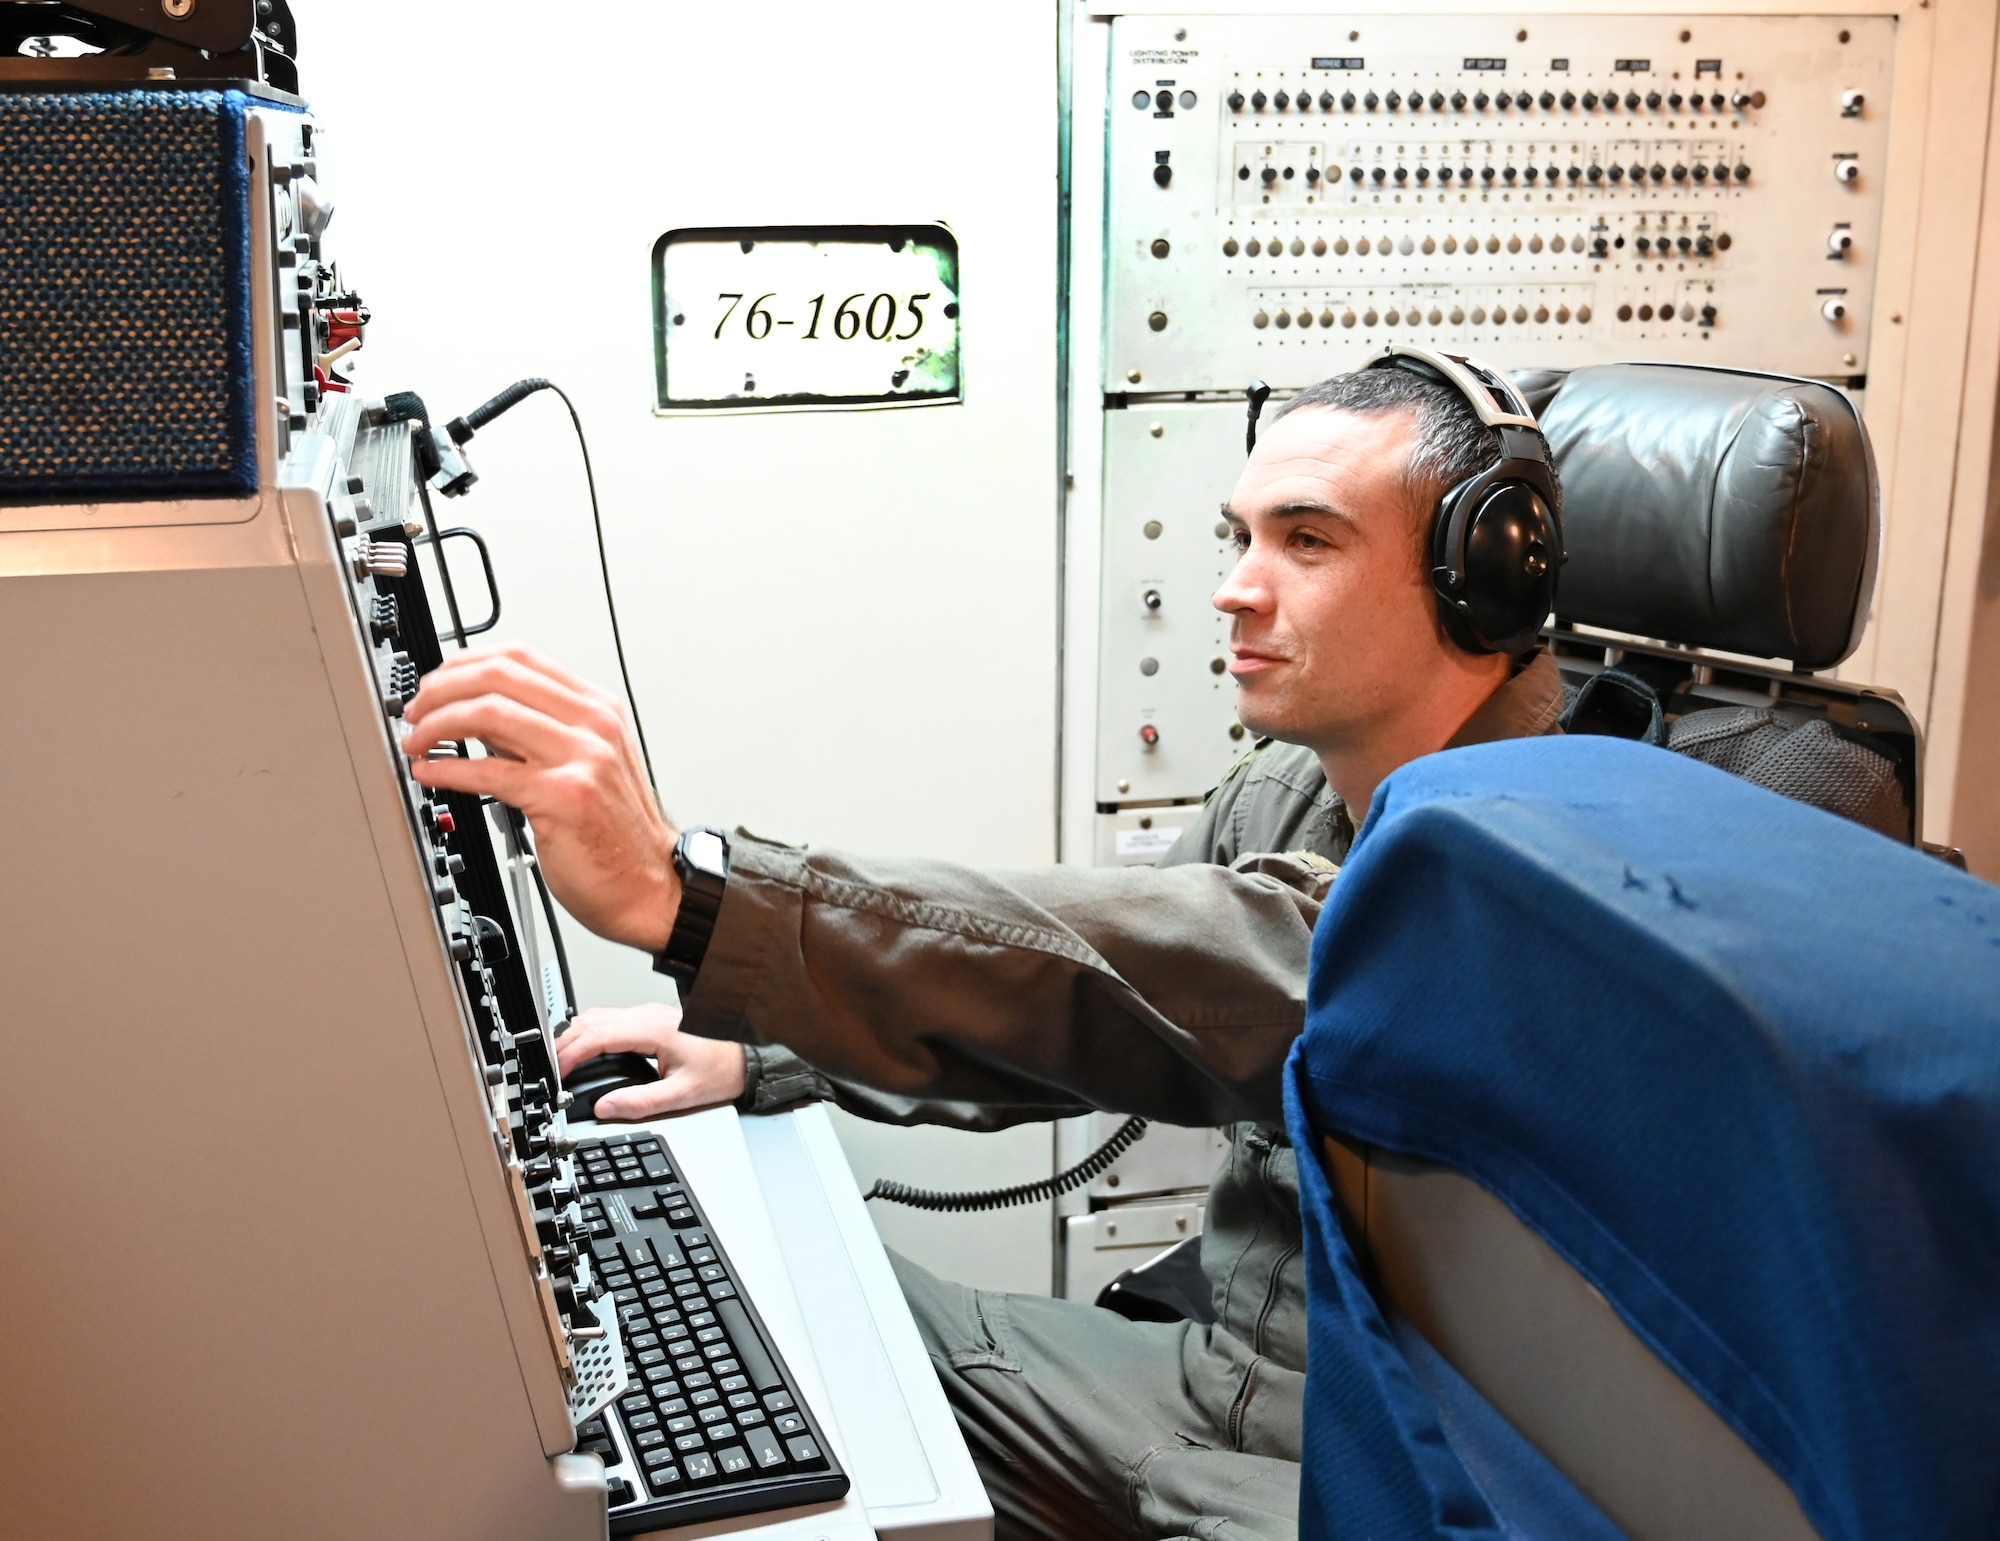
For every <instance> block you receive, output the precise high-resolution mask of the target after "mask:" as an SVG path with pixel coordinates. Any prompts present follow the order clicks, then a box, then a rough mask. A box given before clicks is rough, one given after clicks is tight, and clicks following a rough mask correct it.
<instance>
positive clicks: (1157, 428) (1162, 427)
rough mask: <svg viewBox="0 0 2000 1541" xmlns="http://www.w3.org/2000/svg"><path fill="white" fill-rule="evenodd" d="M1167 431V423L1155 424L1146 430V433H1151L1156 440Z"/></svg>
mask: <svg viewBox="0 0 2000 1541" xmlns="http://www.w3.org/2000/svg"><path fill="white" fill-rule="evenodd" d="M1166 431H1167V425H1166V424H1165V423H1155V424H1153V425H1152V426H1151V427H1150V428H1148V429H1147V430H1146V432H1148V433H1150V434H1151V435H1152V436H1153V437H1154V438H1156V439H1157V438H1159V437H1160V436H1161V435H1163V434H1164V433H1166Z"/></svg>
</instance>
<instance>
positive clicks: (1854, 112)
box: [1840, 90, 1868, 118]
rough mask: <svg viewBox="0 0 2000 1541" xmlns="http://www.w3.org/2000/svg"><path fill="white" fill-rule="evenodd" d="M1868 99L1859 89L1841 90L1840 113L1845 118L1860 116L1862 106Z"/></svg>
mask: <svg viewBox="0 0 2000 1541" xmlns="http://www.w3.org/2000/svg"><path fill="white" fill-rule="evenodd" d="M1867 100H1868V98H1867V97H1865V96H1863V95H1862V94H1861V93H1860V92H1859V91H1853V90H1848V91H1843V92H1841V93H1840V115H1841V116H1842V117H1843V118H1858V117H1860V116H1861V109H1862V106H1863V105H1864V104H1865V103H1866V102H1867Z"/></svg>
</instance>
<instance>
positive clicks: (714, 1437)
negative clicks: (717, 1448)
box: [708, 1423, 738, 1445]
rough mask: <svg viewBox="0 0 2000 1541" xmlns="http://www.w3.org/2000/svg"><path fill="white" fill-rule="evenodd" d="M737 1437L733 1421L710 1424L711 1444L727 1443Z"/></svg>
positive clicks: (709, 1435)
mask: <svg viewBox="0 0 2000 1541" xmlns="http://www.w3.org/2000/svg"><path fill="white" fill-rule="evenodd" d="M737 1437H738V1436H737V1433H736V1425H735V1424H733V1423H711V1424H710V1425H709V1426H708V1442H709V1443H710V1444H711V1445H726V1444H728V1443H729V1442H730V1441H731V1440H733V1439H735V1438H737Z"/></svg>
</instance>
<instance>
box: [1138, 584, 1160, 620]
mask: <svg viewBox="0 0 2000 1541" xmlns="http://www.w3.org/2000/svg"><path fill="white" fill-rule="evenodd" d="M1139 603H1140V604H1142V605H1144V606H1145V607H1146V613H1147V614H1148V615H1158V614H1159V613H1160V591H1159V589H1158V588H1157V587H1154V586H1152V585H1150V584H1149V585H1148V586H1147V587H1146V589H1145V590H1144V592H1142V593H1141V594H1140V595H1139Z"/></svg>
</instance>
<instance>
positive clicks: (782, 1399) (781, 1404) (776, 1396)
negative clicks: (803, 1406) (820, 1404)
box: [764, 1391, 798, 1413]
mask: <svg viewBox="0 0 2000 1541" xmlns="http://www.w3.org/2000/svg"><path fill="white" fill-rule="evenodd" d="M764 1405H765V1406H766V1407H768V1408H770V1409H771V1411H772V1412H774V1413H781V1412H784V1411H785V1410H786V1409H787V1408H789V1407H795V1406H797V1405H798V1404H797V1403H795V1402H793V1400H792V1394H791V1393H790V1392H789V1391H774V1392H772V1393H771V1394H770V1395H769V1396H767V1397H765V1398H764Z"/></svg>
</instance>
